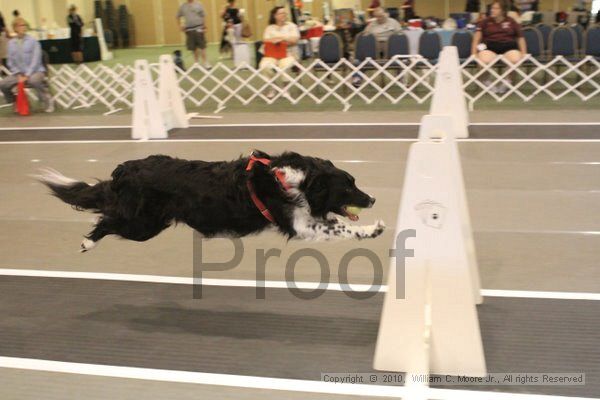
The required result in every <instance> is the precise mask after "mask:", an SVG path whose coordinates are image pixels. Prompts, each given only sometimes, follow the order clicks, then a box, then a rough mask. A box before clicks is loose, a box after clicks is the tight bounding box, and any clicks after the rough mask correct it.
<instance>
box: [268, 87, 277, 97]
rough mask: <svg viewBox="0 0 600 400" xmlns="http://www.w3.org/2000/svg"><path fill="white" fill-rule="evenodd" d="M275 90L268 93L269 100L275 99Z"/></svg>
mask: <svg viewBox="0 0 600 400" xmlns="http://www.w3.org/2000/svg"><path fill="white" fill-rule="evenodd" d="M275 94H276V93H275V89H269V91H268V92H267V99H272V98H273V97H275Z"/></svg>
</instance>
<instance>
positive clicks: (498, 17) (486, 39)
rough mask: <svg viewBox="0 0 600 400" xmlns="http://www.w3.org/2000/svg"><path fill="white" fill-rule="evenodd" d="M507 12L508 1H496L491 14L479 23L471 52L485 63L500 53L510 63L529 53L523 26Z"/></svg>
mask: <svg viewBox="0 0 600 400" xmlns="http://www.w3.org/2000/svg"><path fill="white" fill-rule="evenodd" d="M507 13H508V6H507V4H506V3H504V2H501V1H494V2H493V3H492V7H491V9H490V16H489V17H487V18H484V19H483V20H482V21H480V22H479V23H478V24H477V32H476V33H475V36H474V37H473V45H472V49H471V52H472V54H473V55H476V56H477V57H478V58H479V59H480V60H481V61H482V62H483V63H485V64H489V63H491V62H492V61H494V59H495V58H496V57H497V56H498V55H499V54H501V55H502V56H503V57H504V59H505V60H506V61H508V62H509V63H511V64H515V63H517V62H519V60H521V58H523V57H524V56H525V54H527V45H526V44H525V39H524V38H523V31H522V30H521V26H520V25H519V23H518V22H517V21H515V20H514V19H512V18H510V17H509V16H507Z"/></svg>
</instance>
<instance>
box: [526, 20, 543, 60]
mask: <svg viewBox="0 0 600 400" xmlns="http://www.w3.org/2000/svg"><path fill="white" fill-rule="evenodd" d="M523 38H524V39H525V44H526V45H527V53H529V54H531V56H532V57H533V58H535V59H538V60H541V59H542V58H544V56H545V54H544V53H545V52H544V39H543V37H542V33H541V32H540V31H539V29H537V28H531V27H530V28H525V29H523Z"/></svg>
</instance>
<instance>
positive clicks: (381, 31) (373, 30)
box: [365, 7, 402, 56]
mask: <svg viewBox="0 0 600 400" xmlns="http://www.w3.org/2000/svg"><path fill="white" fill-rule="evenodd" d="M373 17H375V19H374V20H373V21H371V23H369V25H367V27H366V28H365V33H367V34H371V35H373V36H375V39H376V40H377V56H379V55H380V54H381V53H383V52H384V51H385V48H386V47H387V41H388V39H389V38H390V36H392V35H393V34H394V33H398V32H400V31H401V30H402V27H401V26H400V23H399V22H398V21H396V20H395V19H392V18H390V17H389V16H388V15H387V13H386V12H385V10H384V9H383V8H381V7H377V8H376V9H375V10H373Z"/></svg>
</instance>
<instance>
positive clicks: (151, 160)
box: [38, 151, 385, 251]
mask: <svg viewBox="0 0 600 400" xmlns="http://www.w3.org/2000/svg"><path fill="white" fill-rule="evenodd" d="M38 178H39V179H40V180H41V182H43V183H44V184H45V185H47V186H48V187H49V188H50V189H51V190H52V193H53V194H54V195H55V196H56V197H58V198H59V199H61V200H62V201H64V202H65V203H68V204H71V205H72V206H73V207H74V208H75V209H77V210H89V211H92V212H95V213H98V214H101V215H100V217H99V219H98V221H97V223H96V225H95V227H94V229H93V230H92V231H91V232H90V233H89V234H88V235H87V236H86V238H85V240H84V241H83V242H82V244H81V251H87V250H90V249H92V248H94V246H95V245H96V244H97V242H98V241H99V240H100V239H102V238H103V237H104V236H106V235H118V236H121V237H123V238H125V239H130V240H136V241H145V240H148V239H150V238H152V237H154V236H156V235H158V234H159V233H160V232H161V231H162V230H164V229H165V228H167V227H169V226H170V225H171V224H172V223H178V222H183V223H185V224H187V225H189V226H190V227H192V228H193V229H195V230H196V231H198V232H200V233H201V234H202V235H204V236H206V237H212V236H217V235H223V236H229V237H231V236H234V237H241V236H245V235H248V234H252V233H258V232H260V231H263V230H265V229H267V228H269V227H275V228H276V229H277V230H279V231H280V232H281V233H282V234H285V235H287V236H288V237H290V238H297V239H305V240H329V239H336V238H341V239H350V238H356V239H365V238H374V237H377V236H379V235H380V234H381V233H382V232H383V230H384V229H385V225H384V223H383V222H382V221H377V222H375V224H373V225H368V226H352V225H348V224H346V223H345V222H343V221H342V220H340V219H338V218H337V217H336V216H335V214H338V215H341V216H345V217H347V218H349V219H350V220H352V221H356V220H358V216H357V215H356V214H354V213H353V208H354V207H360V208H370V207H372V206H373V204H374V203H375V199H374V198H372V197H370V196H369V195H367V194H366V193H364V192H362V191H360V190H359V189H358V188H357V187H356V185H355V184H354V178H353V177H352V176H351V175H350V174H349V173H347V172H345V171H342V170H340V169H338V168H336V167H335V166H334V165H333V164H332V163H331V161H328V160H323V159H320V158H314V157H305V156H301V155H300V154H297V153H292V152H286V153H283V154H281V155H278V156H273V157H271V156H269V155H267V154H266V153H263V152H260V151H254V152H253V153H252V155H251V156H250V157H243V158H239V159H238V160H235V161H231V162H228V161H218V162H207V161H188V160H182V159H177V158H172V157H169V156H164V155H154V156H150V157H148V158H145V159H143V160H132V161H127V162H124V163H123V164H121V165H119V166H118V167H117V168H116V169H115V170H114V171H113V173H112V179H111V180H106V181H100V182H98V183H96V184H92V185H90V184H87V183H85V182H80V181H76V180H74V179H71V178H67V177H65V176H63V175H62V174H60V173H59V172H57V171H54V170H52V169H46V170H43V171H42V175H40V176H38Z"/></svg>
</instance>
